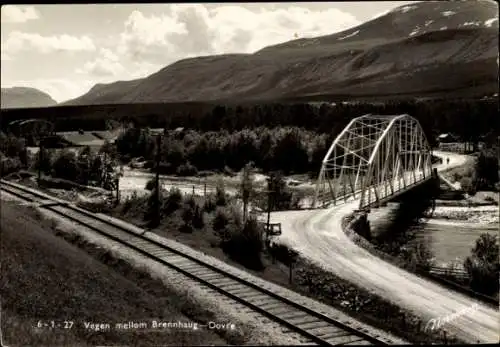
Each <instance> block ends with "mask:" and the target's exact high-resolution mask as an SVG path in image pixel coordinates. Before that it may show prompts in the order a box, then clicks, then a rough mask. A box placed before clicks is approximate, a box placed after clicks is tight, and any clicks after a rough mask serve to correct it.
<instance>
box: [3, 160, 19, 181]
mask: <svg viewBox="0 0 500 347" xmlns="http://www.w3.org/2000/svg"><path fill="white" fill-rule="evenodd" d="M0 161H1V166H0V177H3V176H5V175H8V174H11V173H13V172H17V171H19V170H21V168H22V163H21V161H20V160H19V159H18V158H6V157H3V158H2V157H0Z"/></svg>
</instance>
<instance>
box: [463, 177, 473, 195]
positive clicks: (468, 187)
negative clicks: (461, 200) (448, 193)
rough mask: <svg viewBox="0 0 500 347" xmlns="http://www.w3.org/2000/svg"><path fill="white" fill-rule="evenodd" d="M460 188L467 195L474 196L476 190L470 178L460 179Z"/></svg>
mask: <svg viewBox="0 0 500 347" xmlns="http://www.w3.org/2000/svg"><path fill="white" fill-rule="evenodd" d="M460 186H461V187H462V190H463V191H464V192H466V193H467V194H469V195H471V196H474V195H475V194H476V188H475V187H474V183H473V180H472V178H470V177H462V178H461V179H460Z"/></svg>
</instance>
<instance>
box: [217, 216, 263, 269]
mask: <svg viewBox="0 0 500 347" xmlns="http://www.w3.org/2000/svg"><path fill="white" fill-rule="evenodd" d="M226 228H229V230H227V234H226V235H227V236H228V237H227V239H225V240H224V239H223V240H221V246H222V250H223V251H224V253H226V254H227V255H229V256H230V257H231V258H232V259H233V260H235V261H237V262H238V263H240V264H241V265H243V266H245V267H247V268H249V269H252V270H262V269H264V265H263V263H262V259H261V253H262V228H261V226H260V225H259V224H258V222H257V220H256V219H255V218H249V219H248V220H247V221H246V223H245V224H244V225H243V228H241V226H238V223H231V224H228V226H227V227H226Z"/></svg>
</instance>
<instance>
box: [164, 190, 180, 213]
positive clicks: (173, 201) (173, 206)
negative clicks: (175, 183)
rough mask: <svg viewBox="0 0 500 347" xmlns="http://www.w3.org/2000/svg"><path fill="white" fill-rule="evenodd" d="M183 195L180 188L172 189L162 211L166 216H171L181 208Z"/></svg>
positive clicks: (167, 195)
mask: <svg viewBox="0 0 500 347" xmlns="http://www.w3.org/2000/svg"><path fill="white" fill-rule="evenodd" d="M181 203H182V193H181V191H180V190H179V188H171V189H170V190H169V191H168V193H167V194H166V197H165V199H163V204H162V206H161V210H162V212H163V213H165V214H166V215H170V214H172V213H173V212H175V211H177V210H178V209H179V208H180V207H181Z"/></svg>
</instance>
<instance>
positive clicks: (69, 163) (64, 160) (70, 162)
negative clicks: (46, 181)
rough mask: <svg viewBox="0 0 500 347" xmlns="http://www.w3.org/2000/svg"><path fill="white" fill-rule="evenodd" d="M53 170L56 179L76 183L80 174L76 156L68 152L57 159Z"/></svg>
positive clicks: (62, 153)
mask: <svg viewBox="0 0 500 347" xmlns="http://www.w3.org/2000/svg"><path fill="white" fill-rule="evenodd" d="M52 170H53V173H54V177H58V178H62V179H67V180H70V181H76V179H77V177H78V175H79V173H80V172H79V171H80V170H79V167H78V164H77V161H76V156H75V154H74V153H73V152H70V151H66V150H64V151H63V152H61V154H60V155H59V156H58V157H57V158H56V160H55V161H54V165H53V167H52Z"/></svg>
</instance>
